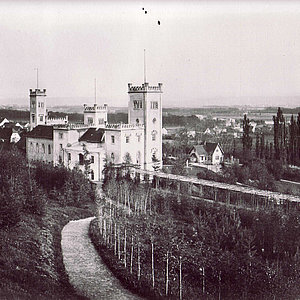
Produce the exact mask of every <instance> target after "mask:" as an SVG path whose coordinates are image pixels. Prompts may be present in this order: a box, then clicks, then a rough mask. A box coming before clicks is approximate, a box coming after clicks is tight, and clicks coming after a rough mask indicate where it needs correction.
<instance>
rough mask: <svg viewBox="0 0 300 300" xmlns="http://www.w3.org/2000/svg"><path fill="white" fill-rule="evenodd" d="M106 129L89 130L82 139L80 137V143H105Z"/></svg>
mask: <svg viewBox="0 0 300 300" xmlns="http://www.w3.org/2000/svg"><path fill="white" fill-rule="evenodd" d="M104 132H105V131H104V129H102V128H98V129H97V128H89V129H88V130H87V131H86V132H85V133H84V134H83V136H82V137H80V139H79V142H88V143H103V142H104Z"/></svg>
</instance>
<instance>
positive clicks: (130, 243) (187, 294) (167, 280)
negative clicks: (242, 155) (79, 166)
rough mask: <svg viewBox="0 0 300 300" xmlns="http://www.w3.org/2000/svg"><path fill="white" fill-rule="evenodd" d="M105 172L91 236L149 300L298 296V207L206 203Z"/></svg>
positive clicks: (124, 277) (122, 275)
mask: <svg viewBox="0 0 300 300" xmlns="http://www.w3.org/2000/svg"><path fill="white" fill-rule="evenodd" d="M112 175H113V172H110V171H107V180H106V182H105V184H104V186H103V189H104V191H105V193H106V197H107V199H106V201H103V203H102V205H101V206H100V207H99V218H98V221H97V222H98V223H96V221H95V223H94V224H93V226H92V227H91V235H92V236H93V240H94V242H95V243H96V245H97V246H98V249H99V251H100V252H101V253H102V254H104V253H105V255H104V256H105V260H107V261H108V262H109V265H110V267H111V268H112V270H114V271H115V272H117V274H118V275H117V276H119V278H120V279H121V280H122V281H123V282H124V283H125V285H126V286H129V287H131V288H132V289H133V290H135V291H139V293H141V294H142V295H144V296H145V295H146V296H148V297H149V298H151V299H154V298H157V299H162V298H166V299H217V298H218V299H283V298H284V299H295V298H297V297H299V295H300V275H299V274H300V256H299V254H300V252H299V246H300V220H299V216H298V214H299V213H298V212H297V211H294V212H284V211H282V210H280V208H277V209H271V208H270V209H264V210H257V211H251V210H247V209H241V208H234V207H231V206H225V205H218V204H210V203H207V202H202V201H195V200H194V199H192V198H189V197H188V196H187V197H178V196H177V195H176V196H175V194H176V193H175V191H174V193H167V192H166V191H164V190H160V189H157V190H154V189H152V188H151V184H147V183H139V180H138V179H135V180H132V179H130V176H128V175H125V177H120V174H119V175H117V178H116V179H115V178H114V176H112ZM108 199H110V200H108Z"/></svg>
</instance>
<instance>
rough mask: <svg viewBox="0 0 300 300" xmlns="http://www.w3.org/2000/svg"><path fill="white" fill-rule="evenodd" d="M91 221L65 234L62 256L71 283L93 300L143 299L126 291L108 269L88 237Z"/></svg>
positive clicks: (65, 230)
mask: <svg viewBox="0 0 300 300" xmlns="http://www.w3.org/2000/svg"><path fill="white" fill-rule="evenodd" d="M92 219H93V217H91V218H87V219H82V220H78V221H71V222H69V223H68V224H67V225H66V226H65V227H64V228H63V230H62V241H61V245H62V252H63V260H64V265H65V268H66V271H67V273H68V275H69V280H70V283H71V284H72V285H73V286H74V288H75V289H76V291H77V292H78V293H79V294H80V295H83V296H86V297H88V298H90V299H109V300H127V299H128V300H129V299H130V300H138V299H142V298H139V297H138V296H135V295H133V294H132V293H130V292H129V291H128V290H126V289H124V288H123V287H122V286H121V284H120V282H119V281H118V280H117V279H116V278H115V277H114V276H113V275H112V273H111V272H110V271H109V270H108V269H107V267H106V266H105V264H104V263H103V261H102V259H101V258H100V257H99V255H98V253H97V252H96V250H95V248H94V246H93V245H92V243H91V241H90V238H89V236H88V228H89V224H90V222H91V220H92Z"/></svg>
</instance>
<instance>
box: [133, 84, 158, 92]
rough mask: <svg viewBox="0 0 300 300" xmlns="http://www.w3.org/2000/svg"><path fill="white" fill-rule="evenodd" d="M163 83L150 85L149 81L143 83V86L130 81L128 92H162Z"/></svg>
mask: <svg viewBox="0 0 300 300" xmlns="http://www.w3.org/2000/svg"><path fill="white" fill-rule="evenodd" d="M162 92H163V91H162V83H158V85H157V86H150V85H149V83H148V82H145V83H143V84H142V85H141V86H133V85H132V83H128V93H162Z"/></svg>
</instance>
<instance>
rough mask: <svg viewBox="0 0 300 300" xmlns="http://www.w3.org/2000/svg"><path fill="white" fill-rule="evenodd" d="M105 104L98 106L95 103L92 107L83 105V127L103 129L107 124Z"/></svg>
mask: <svg viewBox="0 0 300 300" xmlns="http://www.w3.org/2000/svg"><path fill="white" fill-rule="evenodd" d="M107 110H108V109H107V104H104V105H103V106H99V105H97V104H96V103H95V104H94V106H87V105H86V104H84V105H83V116H84V121H83V122H84V124H85V125H94V126H95V127H105V124H106V123H107Z"/></svg>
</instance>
